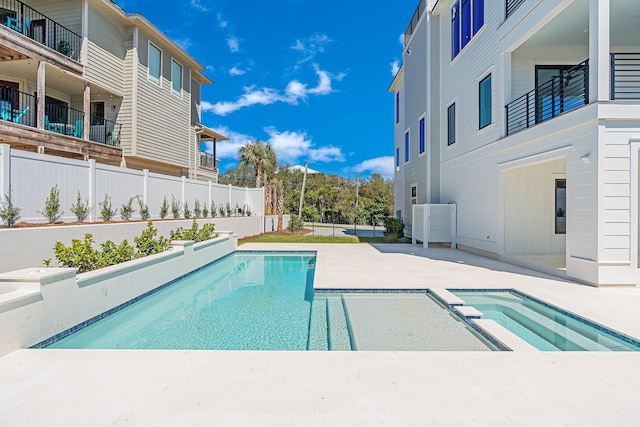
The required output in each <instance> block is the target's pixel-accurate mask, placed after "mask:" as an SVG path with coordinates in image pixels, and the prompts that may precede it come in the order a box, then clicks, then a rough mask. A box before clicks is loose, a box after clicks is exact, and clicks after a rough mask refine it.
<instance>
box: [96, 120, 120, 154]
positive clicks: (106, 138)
mask: <svg viewBox="0 0 640 427" xmlns="http://www.w3.org/2000/svg"><path fill="white" fill-rule="evenodd" d="M121 130H122V125H121V124H120V123H116V122H112V121H111V120H107V119H103V118H102V117H98V116H95V115H91V126H90V128H89V139H90V140H91V141H93V142H99V143H100V144H106V145H112V146H114V147H120V131H121Z"/></svg>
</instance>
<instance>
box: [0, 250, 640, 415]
mask: <svg viewBox="0 0 640 427" xmlns="http://www.w3.org/2000/svg"><path fill="white" fill-rule="evenodd" d="M241 249H251V250H260V249H276V250H277V249H280V250H283V249H287V250H292V249H304V250H310V249H315V250H317V251H318V260H317V268H316V276H315V285H316V287H318V288H361V289H366V288H397V289H405V288H432V287H439V288H443V287H444V288H515V289H519V290H521V291H523V292H526V293H528V294H531V295H533V296H535V297H537V298H540V299H542V300H545V301H547V302H550V303H552V304H555V305H558V306H560V307H562V308H564V309H566V310H569V311H572V312H575V313H577V314H580V315H582V316H585V317H588V318H590V319H592V320H594V321H596V322H598V323H602V324H604V325H606V326H608V327H611V328H613V329H616V330H618V331H620V332H623V333H626V334H628V335H631V336H634V337H636V338H640V322H638V320H637V311H638V307H640V289H639V288H635V287H633V288H630V287H626V288H622V287H619V288H616V287H613V288H593V287H589V286H586V285H581V284H577V283H573V282H570V281H566V280H562V279H558V278H557V277H552V276H548V275H545V274H543V273H537V272H534V271H531V270H527V269H524V268H521V267H517V266H514V265H510V264H505V263H502V262H500V261H496V260H492V259H488V258H483V257H479V256H475V255H472V254H469V253H465V252H461V251H456V250H451V249H442V248H431V249H423V248H419V247H416V246H410V245H375V246H372V245H365V244H358V245H320V244H304V245H303V244H300V245H286V247H285V246H283V245H274V244H248V245H243V246H242V247H241ZM638 366H640V354H637V353H568V352H566V353H543V352H517V351H514V352H276V351H273V352H243V351H105V350H20V351H17V352H14V353H11V354H9V355H7V356H5V357H3V358H0V420H1V421H0V424H2V425H3V426H5V425H7V426H14V425H15V426H39V425H43V426H44V425H46V426H55V425H60V426H75V425H77V426H89V425H90V426H102V425H104V426H107V425H108V426H114V425H116V426H117V425H136V426H137V425H154V426H155V425H161V426H165V425H166V426H178V425H179V426H186V425H192V426H207V425H216V426H217V425H233V426H235V425H237V426H251V425H256V426H265V425H266V426H371V425H373V426H376V425H385V426H389V425H390V426H429V425H433V426H449V425H486V426H496V425H505V426H507V425H508V426H513V425H526V426H538V425H549V426H553V425H572V426H573V425H579V426H593V425H599V426H613V425H615V426H626V425H629V426H631V425H640V406H639V405H638V404H637V396H638V395H640V369H638Z"/></svg>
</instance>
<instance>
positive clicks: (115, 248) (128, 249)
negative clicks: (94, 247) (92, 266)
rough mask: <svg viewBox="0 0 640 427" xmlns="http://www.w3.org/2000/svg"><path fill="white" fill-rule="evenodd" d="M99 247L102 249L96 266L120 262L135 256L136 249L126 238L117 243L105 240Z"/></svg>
mask: <svg viewBox="0 0 640 427" xmlns="http://www.w3.org/2000/svg"><path fill="white" fill-rule="evenodd" d="M100 247H101V248H102V251H101V252H100V261H99V266H98V268H100V267H108V266H110V265H116V264H120V263H122V262H127V261H131V260H132V259H134V258H136V249H135V248H134V247H133V246H131V245H130V244H129V242H128V241H127V240H123V241H122V242H121V243H120V244H119V245H116V244H115V243H113V242H112V241H111V240H107V241H106V242H104V243H103V244H101V245H100Z"/></svg>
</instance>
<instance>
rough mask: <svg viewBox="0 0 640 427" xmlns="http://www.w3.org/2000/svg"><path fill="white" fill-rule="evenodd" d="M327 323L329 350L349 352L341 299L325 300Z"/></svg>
mask: <svg viewBox="0 0 640 427" xmlns="http://www.w3.org/2000/svg"><path fill="white" fill-rule="evenodd" d="M327 323H328V329H329V350H338V351H341V350H342V351H349V350H351V339H350V338H349V329H348V327H347V317H346V315H345V313H344V306H343V305H342V298H341V297H330V298H327Z"/></svg>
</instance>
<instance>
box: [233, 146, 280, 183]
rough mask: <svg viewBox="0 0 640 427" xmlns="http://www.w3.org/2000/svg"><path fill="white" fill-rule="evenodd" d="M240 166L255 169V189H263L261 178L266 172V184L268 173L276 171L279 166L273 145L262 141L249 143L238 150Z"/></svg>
mask: <svg viewBox="0 0 640 427" xmlns="http://www.w3.org/2000/svg"><path fill="white" fill-rule="evenodd" d="M238 154H239V157H240V164H241V165H244V166H249V165H251V166H252V167H253V172H254V177H255V188H259V187H261V186H262V185H261V183H260V181H261V178H262V174H263V172H264V178H265V182H266V178H267V172H268V171H270V170H272V169H275V167H276V166H277V164H278V160H277V157H276V153H275V151H274V150H273V147H272V146H271V144H264V143H263V142H262V141H255V142H249V143H247V144H245V145H243V146H242V147H240V149H239V150H238Z"/></svg>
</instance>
